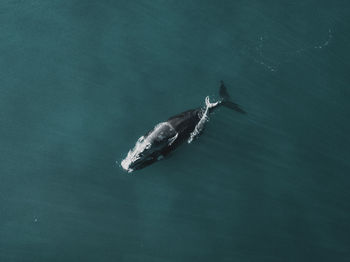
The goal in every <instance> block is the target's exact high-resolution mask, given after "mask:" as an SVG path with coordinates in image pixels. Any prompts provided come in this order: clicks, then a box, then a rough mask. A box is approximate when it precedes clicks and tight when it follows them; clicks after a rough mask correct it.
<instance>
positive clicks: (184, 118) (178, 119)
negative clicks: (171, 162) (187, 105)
mask: <svg viewBox="0 0 350 262" xmlns="http://www.w3.org/2000/svg"><path fill="white" fill-rule="evenodd" d="M220 95H221V97H222V100H221V101H217V102H215V103H210V102H209V97H206V100H205V103H206V107H205V108H196V109H191V110H187V111H185V112H182V113H180V114H177V115H175V116H172V117H170V118H169V119H168V120H167V121H165V122H161V123H159V124H157V125H156V126H155V127H154V128H153V129H152V130H151V131H149V132H148V133H147V134H146V135H144V136H141V137H140V138H139V139H138V140H137V142H136V144H135V146H134V148H133V149H131V150H130V151H129V152H128V154H127V156H126V157H125V159H123V160H122V162H121V166H122V168H123V169H124V170H126V171H127V172H132V171H134V170H137V169H141V168H144V167H146V166H148V165H150V164H152V163H154V162H156V161H157V160H160V159H162V158H164V157H165V156H167V155H168V154H169V153H170V152H171V151H173V150H175V149H176V148H177V147H178V146H179V145H181V144H182V143H184V142H185V141H187V142H188V143H191V141H192V140H193V138H194V137H196V136H198V135H199V134H200V133H201V131H202V130H203V127H204V124H205V122H206V121H207V119H208V116H209V113H211V112H212V111H213V110H214V109H215V108H217V107H218V106H220V105H224V106H226V107H229V108H231V109H234V110H236V111H238V112H240V113H244V111H243V110H242V109H241V108H240V107H239V106H238V105H237V104H235V103H233V102H231V101H229V96H228V93H227V91H226V88H225V86H224V85H223V83H222V84H221V87H220Z"/></svg>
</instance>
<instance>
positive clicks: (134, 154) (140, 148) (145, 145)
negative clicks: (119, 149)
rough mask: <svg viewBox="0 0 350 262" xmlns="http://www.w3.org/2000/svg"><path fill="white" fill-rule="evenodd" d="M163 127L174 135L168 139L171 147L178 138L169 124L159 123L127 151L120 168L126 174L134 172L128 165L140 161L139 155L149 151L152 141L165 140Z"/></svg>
mask: <svg viewBox="0 0 350 262" xmlns="http://www.w3.org/2000/svg"><path fill="white" fill-rule="evenodd" d="M165 126H166V127H167V128H168V129H169V130H171V132H174V133H176V134H175V135H174V136H173V137H171V138H169V139H168V145H171V144H172V143H174V141H175V140H176V138H177V136H178V133H177V132H176V131H175V129H174V128H173V126H172V125H171V124H169V123H168V122H162V123H159V124H158V125H156V126H155V127H154V129H153V130H152V131H151V132H150V133H149V134H148V135H147V136H146V137H145V136H141V137H140V138H139V139H138V140H137V142H136V144H135V146H134V148H133V149H131V150H129V152H128V154H127V156H126V157H125V158H124V159H123V160H122V162H121V166H122V168H123V169H124V170H126V171H127V172H128V173H130V172H132V171H134V170H133V169H132V168H131V167H130V165H131V164H132V163H134V162H136V161H137V160H139V159H141V157H142V155H141V153H143V152H144V151H146V150H148V149H150V148H151V146H152V142H153V141H154V140H157V139H158V140H163V139H164V138H166V133H164V131H163V130H162V128H164V127H165Z"/></svg>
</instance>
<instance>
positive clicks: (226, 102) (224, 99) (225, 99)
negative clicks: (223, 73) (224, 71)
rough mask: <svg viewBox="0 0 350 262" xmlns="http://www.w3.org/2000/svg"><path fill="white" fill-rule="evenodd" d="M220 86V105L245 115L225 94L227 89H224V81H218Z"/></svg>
mask: <svg viewBox="0 0 350 262" xmlns="http://www.w3.org/2000/svg"><path fill="white" fill-rule="evenodd" d="M220 83H221V85H220V91H219V94H220V97H221V99H222V100H221V105H223V106H225V107H227V108H230V109H233V110H235V111H237V112H239V113H241V114H246V112H245V111H244V110H243V109H242V108H241V107H240V106H239V105H237V104H236V103H234V102H232V101H231V98H230V95H229V94H228V92H227V89H226V87H225V84H224V81H222V80H221V81H220Z"/></svg>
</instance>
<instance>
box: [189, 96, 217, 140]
mask: <svg viewBox="0 0 350 262" xmlns="http://www.w3.org/2000/svg"><path fill="white" fill-rule="evenodd" d="M220 103H221V101H217V102H215V103H210V101H209V96H207V97H206V98H205V109H204V111H203V113H202V117H201V119H200V120H199V122H198V123H197V125H196V126H195V128H194V130H193V131H192V132H191V135H190V138H189V139H188V140H187V143H189V144H190V143H191V142H192V141H193V139H194V138H195V137H196V136H198V135H199V134H200V132H201V131H202V130H203V128H204V125H205V123H206V122H207V121H209V109H210V108H213V107H216V106H217V105H218V104H220Z"/></svg>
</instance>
